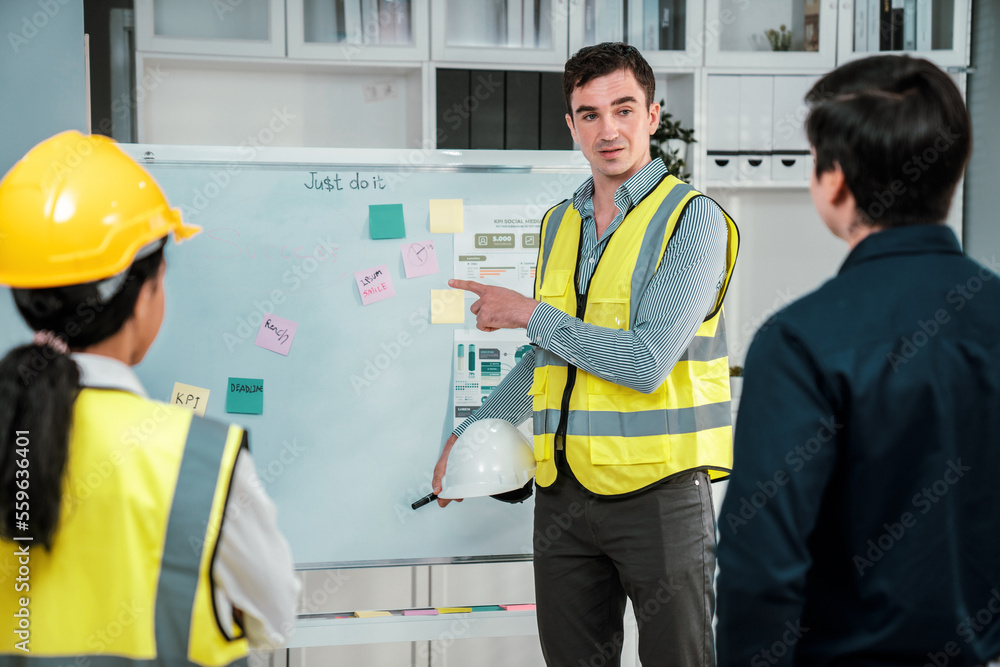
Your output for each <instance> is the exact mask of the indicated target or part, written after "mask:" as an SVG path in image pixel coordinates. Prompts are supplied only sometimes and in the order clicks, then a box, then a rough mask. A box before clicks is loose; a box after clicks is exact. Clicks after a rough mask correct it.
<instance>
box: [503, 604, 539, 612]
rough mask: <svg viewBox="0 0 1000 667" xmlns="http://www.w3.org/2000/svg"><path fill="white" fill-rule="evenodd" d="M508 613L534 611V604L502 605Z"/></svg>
mask: <svg viewBox="0 0 1000 667" xmlns="http://www.w3.org/2000/svg"><path fill="white" fill-rule="evenodd" d="M500 606H501V607H503V608H504V609H505V610H507V611H534V610H535V605H534V604H502V605H500Z"/></svg>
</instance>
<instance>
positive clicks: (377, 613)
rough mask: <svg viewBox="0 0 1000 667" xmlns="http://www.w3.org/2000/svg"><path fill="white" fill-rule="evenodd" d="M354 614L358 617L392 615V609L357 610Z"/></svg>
mask: <svg viewBox="0 0 1000 667" xmlns="http://www.w3.org/2000/svg"><path fill="white" fill-rule="evenodd" d="M354 615H355V616H357V617H358V618H375V617H376V616H392V612H391V611H356V612H354Z"/></svg>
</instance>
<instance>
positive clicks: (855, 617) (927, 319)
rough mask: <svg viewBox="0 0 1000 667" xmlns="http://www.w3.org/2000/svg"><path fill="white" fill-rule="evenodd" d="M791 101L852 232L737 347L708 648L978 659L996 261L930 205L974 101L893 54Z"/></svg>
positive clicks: (990, 579) (998, 366) (992, 636)
mask: <svg viewBox="0 0 1000 667" xmlns="http://www.w3.org/2000/svg"><path fill="white" fill-rule="evenodd" d="M806 101H807V102H808V103H809V105H810V107H811V109H810V114H809V117H808V119H807V121H806V126H807V132H808V135H809V141H810V143H811V145H812V149H813V154H814V157H815V168H814V169H813V174H812V178H811V185H810V192H811V194H812V198H813V202H814V203H815V206H816V209H817V211H818V212H819V215H820V217H821V218H822V219H823V221H824V223H825V224H826V225H827V227H829V228H830V230H831V231H832V232H833V233H834V234H835V235H836V236H838V237H840V238H842V239H843V240H845V241H846V242H847V244H848V245H849V247H850V252H849V254H848V256H847V259H846V260H845V261H844V263H843V265H842V266H841V268H840V271H839V272H838V273H837V275H836V277H834V278H833V279H831V280H830V281H829V282H827V283H826V284H825V285H823V286H822V287H820V288H819V289H818V290H816V291H815V292H813V293H812V294H809V295H808V296H806V297H804V298H802V299H801V300H799V301H797V302H795V303H793V304H791V305H790V306H788V307H787V308H785V309H784V310H782V311H780V312H778V313H777V314H776V315H774V316H773V317H772V318H771V319H770V320H769V321H768V322H767V323H766V324H765V325H764V326H763V327H762V328H761V330H760V331H758V332H757V335H756V337H755V339H754V341H753V344H752V346H751V348H750V350H749V352H748V354H747V359H746V364H745V380H744V382H745V384H744V388H743V396H742V402H741V405H740V411H739V416H738V419H737V426H736V434H735V444H734V470H733V474H732V478H731V481H730V483H729V488H728V490H727V493H726V498H725V501H724V503H723V506H722V510H721V516H720V520H719V530H720V532H721V539H720V545H719V567H720V576H719V580H718V619H719V625H718V659H719V665H720V667H729V666H731V665H749V666H751V667H757V666H764V665H768V666H771V665H806V666H810V667H811V666H817V667H818V666H823V665H831V666H832V665H851V666H858V665H869V666H876V665H878V666H881V665H886V666H888V665H914V666H924V665H932V666H934V667H945V666H947V667H957V666H961V665H984V664H985V663H987V662H988V661H989V660H991V659H996V658H997V657H998V656H1000V276H998V275H997V273H996V266H982V265H980V264H978V263H976V262H974V261H973V260H971V259H969V258H968V257H966V256H965V255H964V254H963V252H962V248H961V247H960V245H959V242H958V239H957V238H956V237H955V234H954V233H953V231H952V230H951V229H950V228H949V227H948V226H946V225H945V224H944V221H945V219H946V217H947V213H948V209H949V206H950V204H951V200H952V196H953V194H954V192H955V188H956V185H957V183H958V182H959V179H960V178H961V176H962V172H963V170H964V169H965V166H966V162H967V160H968V157H969V153H970V151H971V147H972V138H971V121H970V118H969V114H968V111H967V109H966V107H965V104H964V102H963V100H962V96H961V94H960V93H959V91H958V89H957V88H956V87H955V84H954V83H953V82H952V80H951V78H950V77H949V76H948V75H947V74H945V73H944V72H943V71H941V70H940V69H939V68H938V67H936V66H935V65H933V64H931V63H930V62H928V61H926V60H921V59H915V58H911V57H907V56H876V57H872V58H868V59H865V60H859V61H854V62H851V63H848V64H847V65H844V66H842V67H839V68H837V69H836V70H834V71H833V72H831V73H829V74H827V75H826V76H825V77H823V78H822V79H820V81H819V82H818V83H817V84H816V85H815V86H814V87H813V89H812V90H811V91H810V92H809V94H808V95H807V97H806ZM994 262H995V260H994Z"/></svg>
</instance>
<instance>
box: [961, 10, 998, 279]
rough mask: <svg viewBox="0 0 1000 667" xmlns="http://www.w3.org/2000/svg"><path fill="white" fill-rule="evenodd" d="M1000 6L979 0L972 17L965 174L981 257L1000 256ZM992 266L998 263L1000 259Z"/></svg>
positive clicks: (969, 243) (974, 246)
mask: <svg viewBox="0 0 1000 667" xmlns="http://www.w3.org/2000/svg"><path fill="white" fill-rule="evenodd" d="M997 30H1000V7H998V6H997V4H996V3H994V2H976V3H974V4H973V16H972V64H973V65H974V66H975V67H976V71H975V73H973V74H970V75H969V89H968V102H969V111H970V112H971V113H972V141H973V149H972V160H971V162H970V163H969V169H968V172H967V174H966V178H965V234H964V242H965V248H966V251H967V252H968V253H969V255H970V256H972V257H974V258H976V259H977V260H979V261H983V262H985V261H988V260H992V259H993V258H994V257H995V256H1000V225H997V221H996V217H997V211H1000V190H998V189H997V187H996V165H997V156H998V155H1000V132H997V127H996V125H997V109H1000V48H998V44H997ZM991 265H992V266H993V267H994V270H995V267H996V262H992V263H991Z"/></svg>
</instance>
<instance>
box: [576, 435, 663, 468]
mask: <svg viewBox="0 0 1000 667" xmlns="http://www.w3.org/2000/svg"><path fill="white" fill-rule="evenodd" d="M668 460H670V447H669V445H668V444H667V436H665V435H655V436H654V435H647V436H642V437H638V438H618V437H611V436H590V462H591V463H593V464H594V465H596V466H601V465H604V466H616V465H617V466H627V465H640V464H644V463H645V464H648V463H665V462H666V461H668Z"/></svg>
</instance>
